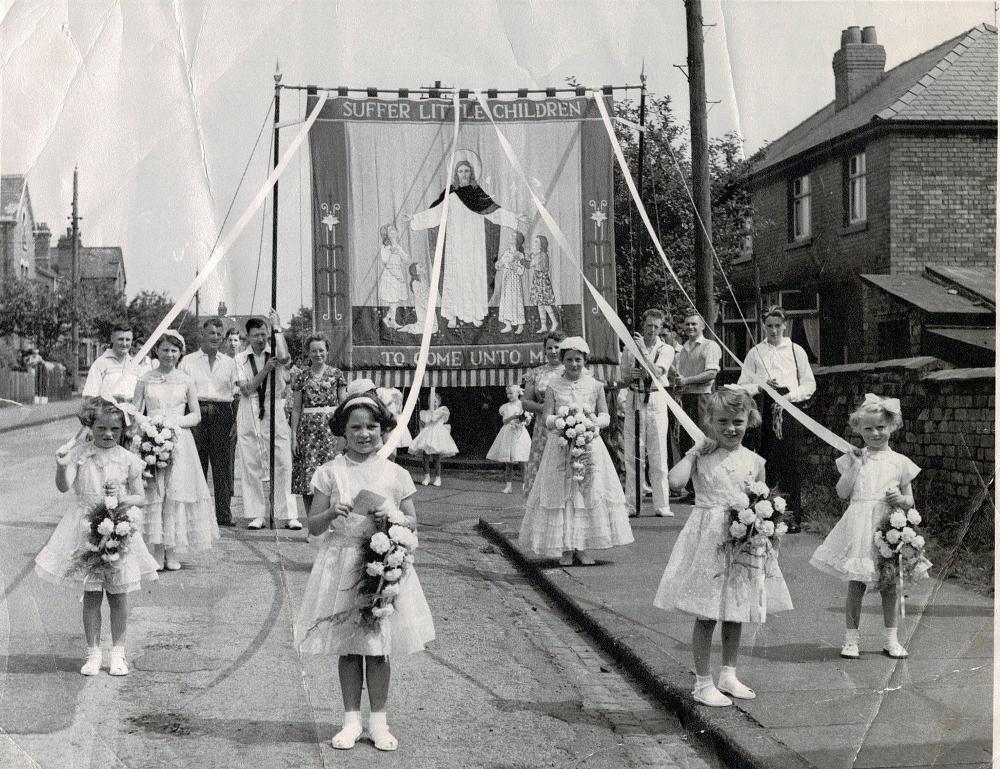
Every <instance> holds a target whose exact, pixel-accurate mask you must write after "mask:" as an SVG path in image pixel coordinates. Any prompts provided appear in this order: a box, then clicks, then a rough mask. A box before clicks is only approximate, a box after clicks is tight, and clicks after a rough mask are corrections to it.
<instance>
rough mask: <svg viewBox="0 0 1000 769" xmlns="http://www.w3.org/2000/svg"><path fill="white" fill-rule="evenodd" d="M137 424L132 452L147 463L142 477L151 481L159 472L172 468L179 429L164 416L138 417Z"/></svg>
mask: <svg viewBox="0 0 1000 769" xmlns="http://www.w3.org/2000/svg"><path fill="white" fill-rule="evenodd" d="M136 424H137V425H138V429H137V430H136V433H135V435H133V436H132V451H134V452H135V453H136V454H138V455H139V456H140V457H141V458H142V460H143V461H144V462H145V463H146V469H145V470H143V472H142V477H143V478H145V479H146V480H147V481H149V480H152V479H153V478H154V477H155V476H156V473H157V472H163V471H164V470H166V469H167V468H168V467H169V466H170V461H171V460H172V459H173V455H174V447H175V446H176V445H177V428H175V427H174V426H173V425H171V424H169V423H168V422H167V420H166V418H165V417H164V416H163V415H162V414H157V415H156V416H152V417H145V416H137V417H136Z"/></svg>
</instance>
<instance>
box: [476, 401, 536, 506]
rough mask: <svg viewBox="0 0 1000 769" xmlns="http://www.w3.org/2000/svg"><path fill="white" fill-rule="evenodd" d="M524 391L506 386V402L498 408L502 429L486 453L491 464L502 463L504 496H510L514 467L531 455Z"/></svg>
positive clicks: (529, 417) (528, 415) (529, 415)
mask: <svg viewBox="0 0 1000 769" xmlns="http://www.w3.org/2000/svg"><path fill="white" fill-rule="evenodd" d="M523 394H524V390H522V389H521V387H520V386H519V385H516V384H511V385H507V402H506V403H504V404H503V405H502V406H500V418H501V419H502V420H503V427H501V428H500V432H499V433H497V437H496V439H495V440H494V441H493V445H492V446H490V450H489V451H488V452H486V458H487V459H489V460H490V461H491V462H503V463H504V477H505V480H506V481H507V485H506V486H504V487H503V493H504V494H510V492H511V486H512V483H513V478H514V465H515V464H522V463H524V462H527V461H528V455H529V454H530V453H531V436H530V435H528V430H527V428H526V425H527V424H528V420H529V419H531V414H527V413H525V411H524V407H523V406H522V405H521V395H523Z"/></svg>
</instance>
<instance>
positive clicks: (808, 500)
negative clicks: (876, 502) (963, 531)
mask: <svg viewBox="0 0 1000 769" xmlns="http://www.w3.org/2000/svg"><path fill="white" fill-rule="evenodd" d="M947 365H948V364H946V363H943V362H942V361H940V360H938V359H937V358H930V357H920V358H910V359H904V360H894V361H884V362H881V363H868V364H860V365H859V364H849V365H844V366H831V367H828V368H818V369H816V370H815V373H816V385H817V386H816V396H815V397H814V398H813V399H812V400H811V402H810V403H809V405H808V406H807V408H806V411H807V412H808V413H809V415H810V416H812V417H813V418H814V419H816V420H817V421H818V422H820V423H821V424H823V425H826V426H827V427H829V428H830V429H831V430H833V431H834V432H836V433H839V434H841V435H844V436H845V437H848V439H849V440H852V442H853V443H855V445H859V446H860V445H863V444H862V443H861V441H860V438H857V437H854V438H850V437H849V436H850V430H849V428H848V425H847V417H848V415H849V414H850V413H851V411H853V410H854V408H855V407H856V405H857V404H858V403H859V402H860V401H861V400H862V399H863V398H864V395H865V393H866V392H873V393H876V394H878V395H881V396H891V397H896V398H899V399H900V402H901V405H902V411H903V427H902V429H900V430H899V431H898V432H897V433H896V434H895V435H894V436H893V439H892V441H891V445H892V447H893V449H895V450H896V451H898V452H900V453H901V454H904V455H906V456H907V457H909V458H910V459H912V460H913V461H914V462H916V463H917V465H919V466H920V467H921V469H922V472H921V473H920V475H919V476H917V479H916V481H914V484H913V490H914V494H915V497H916V502H917V508H918V509H919V510H921V511H922V512H923V513H925V514H926V517H927V520H928V523H929V524H930V525H931V527H932V528H933V527H935V526H941V525H944V524H948V523H952V522H955V521H957V520H960V519H961V518H962V516H964V515H966V514H967V513H968V511H969V506H970V504H971V501H972V500H973V498H974V497H975V495H976V493H977V492H978V491H980V490H981V488H982V485H981V482H980V480H979V477H980V475H981V476H982V477H983V478H986V479H989V478H991V477H992V475H993V467H994V456H993V447H994V424H995V420H996V414H995V407H994V397H995V390H996V371H995V369H992V368H989V369H949V368H946V367H947ZM801 456H802V457H803V461H804V463H805V467H804V468H803V472H802V478H803V489H802V493H803V505H804V506H805V509H806V512H807V514H808V512H809V511H810V510H821V511H825V512H829V513H836V514H839V513H840V512H842V511H843V510H844V509H845V508H846V502H844V501H842V500H840V499H838V498H837V494H836V491H835V490H834V486H835V484H836V482H837V478H838V474H837V471H836V468H835V467H834V464H833V463H834V460H835V459H836V458H837V452H835V451H834V449H832V448H830V447H829V446H827V445H826V444H825V443H823V442H821V441H820V440H819V439H817V438H815V437H813V436H812V435H809V436H808V437H807V438H806V439H805V441H804V445H803V446H802V451H801ZM977 471H978V474H977ZM989 502H990V500H989V499H987V504H989ZM983 515H985V514H983ZM983 515H980V516H978V518H980V519H983V520H980V521H979V525H980V526H981V527H982V526H991V525H992V515H985V518H983ZM990 541H991V542H992V538H990Z"/></svg>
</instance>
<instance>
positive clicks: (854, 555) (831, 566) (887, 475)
mask: <svg viewBox="0 0 1000 769" xmlns="http://www.w3.org/2000/svg"><path fill="white" fill-rule="evenodd" d="M849 423H850V425H851V429H852V430H853V431H854V432H856V433H858V434H859V435H860V436H861V438H862V439H863V440H864V442H865V447H864V449H855V451H853V452H852V453H850V454H844V455H843V456H842V457H840V458H839V459H838V460H837V469H838V470H839V471H840V480H838V481H837V496H839V497H840V498H841V499H850V500H851V502H850V505H848V507H847V510H846V511H845V512H844V514H843V516H841V518H840V520H839V521H837V525H836V526H834V527H833V530H832V531H831V532H830V533H829V534H828V535H827V537H826V539H825V540H823V544H821V545H820V546H819V547H818V548H816V552H815V553H813V556H812V558H811V559H810V561H809V563H811V564H812V565H813V566H815V567H816V568H817V569H819V570H820V571H824V572H826V573H827V574H832V575H833V576H835V577H839V578H840V579H841V580H843V581H845V582H847V607H846V612H845V614H846V620H847V633H846V637H845V639H844V646H843V648H842V649H841V650H840V656H841V657H844V658H846V659H857V658H858V657H859V656H860V651H859V649H858V645H859V643H860V631H859V629H858V628H859V626H860V621H861V601H862V599H863V598H864V595H865V590H866V589H867V588H868V586H869V585H871V586H873V587H874V586H877V585H878V572H877V570H876V567H875V544H874V541H873V538H874V535H875V530H876V529H877V528H878V527H879V525H880V524H881V522H882V518H883V517H884V516H885V515H887V514H888V513H889V511H890V508H898V509H903V510H906V509H908V508H911V507H913V492H912V490H911V488H910V483H911V482H912V481H913V479H914V478H915V477H916V476H917V473H919V472H920V468H919V467H917V466H916V465H915V464H914V463H913V462H911V461H910V460H909V459H907V458H906V457H904V456H903V455H902V454H897V453H896V452H895V451H893V450H892V449H891V448H889V437H890V436H891V435H892V434H893V433H894V432H895V431H896V430H898V429H899V428H900V427H902V425H903V416H902V414H901V412H900V408H899V401H898V400H897V399H896V398H880V397H878V396H877V395H873V394H871V393H868V394H867V395H866V396H865V400H864V402H863V403H862V404H861V406H859V407H858V408H857V409H856V410H855V411H854V413H853V414H851V416H850V418H849ZM930 565H931V564H930V562H929V561H926V560H925V561H924V563H923V564H921V566H920V567H919V568H918V569H917V575H918V576H920V575H924V574H926V572H927V570H928V569H929V568H930ZM881 592H882V620H883V622H884V623H885V644H884V645H883V652H884V653H885V654H887V655H888V656H890V657H894V658H902V657H906V656H908V653H907V651H906V649H904V648H903V645H902V644H900V642H899V638H898V635H897V616H898V609H899V595H898V594H897V590H896V587H895V584H893V585H891V586H888V585H887V586H883V587H882V588H881Z"/></svg>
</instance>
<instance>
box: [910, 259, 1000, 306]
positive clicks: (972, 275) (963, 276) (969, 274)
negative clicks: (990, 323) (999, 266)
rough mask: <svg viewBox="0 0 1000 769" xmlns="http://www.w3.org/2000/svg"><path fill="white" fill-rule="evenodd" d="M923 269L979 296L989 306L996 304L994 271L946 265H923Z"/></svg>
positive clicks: (983, 268) (995, 277) (995, 276)
mask: <svg viewBox="0 0 1000 769" xmlns="http://www.w3.org/2000/svg"><path fill="white" fill-rule="evenodd" d="M924 269H925V270H926V271H927V272H929V273H930V274H932V275H936V276H938V277H940V278H943V279H944V280H947V281H948V282H949V283H954V284H955V285H956V286H958V287H959V288H962V289H964V290H965V291H968V292H969V293H970V294H975V295H976V296H981V297H982V298H983V299H985V300H986V301H988V302H990V303H991V304H996V302H997V274H996V270H988V269H986V268H985V267H952V266H950V265H946V264H925V265H924Z"/></svg>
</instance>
